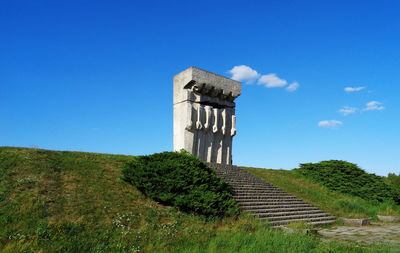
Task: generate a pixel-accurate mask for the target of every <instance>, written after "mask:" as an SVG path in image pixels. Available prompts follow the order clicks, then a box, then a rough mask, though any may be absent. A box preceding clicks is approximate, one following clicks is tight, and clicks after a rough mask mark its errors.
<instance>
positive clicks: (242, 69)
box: [228, 65, 260, 84]
mask: <svg viewBox="0 0 400 253" xmlns="http://www.w3.org/2000/svg"><path fill="white" fill-rule="evenodd" d="M228 72H229V73H231V74H232V79H233V80H236V81H240V82H246V83H248V84H251V83H254V82H255V81H256V80H257V79H258V78H259V77H260V74H258V73H257V71H255V70H254V69H252V68H250V67H249V66H246V65H240V66H235V67H233V68H232V69H231V70H229V71H228Z"/></svg>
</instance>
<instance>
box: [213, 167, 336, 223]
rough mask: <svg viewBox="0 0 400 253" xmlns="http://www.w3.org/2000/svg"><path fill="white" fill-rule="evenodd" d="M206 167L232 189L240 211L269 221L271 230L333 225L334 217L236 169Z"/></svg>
mask: <svg viewBox="0 0 400 253" xmlns="http://www.w3.org/2000/svg"><path fill="white" fill-rule="evenodd" d="M209 165H210V166H211V167H213V168H215V170H216V173H217V175H218V176H219V177H220V178H222V179H223V180H225V182H227V183H228V184H229V185H230V186H231V187H232V188H233V191H234V198H235V199H236V201H237V203H238V204H239V206H240V207H241V209H242V210H243V211H245V212H249V213H251V214H254V215H255V216H257V217H259V218H260V220H262V221H268V223H269V224H270V225H272V226H274V227H277V226H281V225H286V224H289V223H293V222H307V223H308V224H309V225H313V226H319V225H326V224H332V223H334V222H335V221H336V217H333V216H331V215H330V214H328V213H325V212H323V211H321V210H319V209H318V208H316V207H314V206H312V205H310V204H308V203H306V202H304V201H303V200H301V199H299V198H297V197H295V196H293V195H290V194H288V193H287V192H285V191H283V190H281V189H280V188H278V187H275V186H273V185H271V184H270V183H268V182H266V181H264V180H261V179H259V178H258V177H256V176H254V175H252V174H250V173H248V172H246V171H244V170H243V169H241V168H239V167H237V166H235V165H224V164H215V163H210V164H209Z"/></svg>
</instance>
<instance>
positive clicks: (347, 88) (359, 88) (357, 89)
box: [344, 86, 365, 93]
mask: <svg viewBox="0 0 400 253" xmlns="http://www.w3.org/2000/svg"><path fill="white" fill-rule="evenodd" d="M363 89H365V87H363V86H360V87H346V88H344V91H345V92H348V93H350V92H355V91H361V90H363Z"/></svg>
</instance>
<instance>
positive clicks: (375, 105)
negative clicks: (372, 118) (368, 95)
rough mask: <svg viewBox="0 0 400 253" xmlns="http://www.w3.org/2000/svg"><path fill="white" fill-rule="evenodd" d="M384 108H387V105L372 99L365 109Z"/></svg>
mask: <svg viewBox="0 0 400 253" xmlns="http://www.w3.org/2000/svg"><path fill="white" fill-rule="evenodd" d="M383 109H385V107H384V106H382V103H381V102H378V101H371V102H369V103H367V107H365V108H364V111H381V110H383Z"/></svg>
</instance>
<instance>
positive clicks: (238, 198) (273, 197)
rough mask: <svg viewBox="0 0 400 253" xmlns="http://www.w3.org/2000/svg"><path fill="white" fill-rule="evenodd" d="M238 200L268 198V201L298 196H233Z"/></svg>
mask: <svg viewBox="0 0 400 253" xmlns="http://www.w3.org/2000/svg"><path fill="white" fill-rule="evenodd" d="M233 197H234V198H235V199H236V200H237V201H238V200H246V199H247V200H253V199H256V200H268V201H281V200H297V199H298V198H296V197H293V196H269V195H247V196H233Z"/></svg>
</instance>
